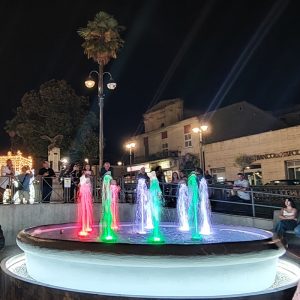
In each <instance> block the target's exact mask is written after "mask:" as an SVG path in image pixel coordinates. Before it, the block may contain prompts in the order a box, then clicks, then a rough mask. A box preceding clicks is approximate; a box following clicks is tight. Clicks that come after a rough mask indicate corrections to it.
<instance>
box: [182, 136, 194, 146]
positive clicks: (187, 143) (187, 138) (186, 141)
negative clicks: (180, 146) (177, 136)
mask: <svg viewBox="0 0 300 300" xmlns="http://www.w3.org/2000/svg"><path fill="white" fill-rule="evenodd" d="M184 147H186V148H189V147H192V135H191V134H190V133H187V134H185V135H184Z"/></svg>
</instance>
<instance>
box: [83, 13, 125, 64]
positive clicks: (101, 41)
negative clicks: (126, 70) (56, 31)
mask: <svg viewBox="0 0 300 300" xmlns="http://www.w3.org/2000/svg"><path fill="white" fill-rule="evenodd" d="M122 30H124V27H123V26H120V25H119V24H118V21H117V20H116V19H114V18H113V17H112V16H111V15H109V14H108V13H106V12H103V11H100V12H99V13H98V14H97V15H96V16H95V19H94V20H93V21H89V22H88V24H87V27H85V28H80V29H79V30H78V34H79V35H80V36H81V37H82V38H83V39H84V40H85V41H84V43H83V44H82V47H83V48H84V53H85V54H86V55H87V57H88V58H92V59H93V60H94V61H95V62H96V63H98V64H99V65H100V66H102V67H103V66H105V65H106V64H107V63H108V62H109V61H110V60H111V59H112V58H117V52H118V51H119V49H120V48H121V47H122V46H123V44H124V41H123V40H122V39H121V37H120V31H122Z"/></svg>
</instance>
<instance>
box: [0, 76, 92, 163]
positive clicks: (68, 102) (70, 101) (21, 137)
mask: <svg viewBox="0 0 300 300" xmlns="http://www.w3.org/2000/svg"><path fill="white" fill-rule="evenodd" d="M96 126H97V119H96V116H95V114H94V113H93V112H90V111H89V101H88V99H87V98H86V97H82V96H78V95H76V93H75V91H74V90H73V89H72V88H71V87H70V86H69V85H68V84H67V83H66V82H65V81H63V80H62V81H58V80H54V79H53V80H50V81H48V82H46V83H44V84H42V85H41V86H40V88H39V90H37V91H36V90H33V91H30V92H28V93H26V94H25V95H24V96H23V98H22V100H21V106H19V107H18V108H17V112H16V115H15V117H14V118H13V119H12V120H9V121H7V122H6V127H5V129H6V131H7V132H8V133H9V134H10V137H11V139H13V140H15V141H16V143H17V144H18V147H19V148H20V149H22V150H23V151H24V152H27V153H29V154H31V155H32V156H34V157H35V158H45V157H47V150H51V148H53V147H55V146H59V147H60V148H61V151H62V154H63V155H70V154H72V153H76V154H78V153H80V155H82V157H81V158H83V157H84V156H85V157H89V158H91V159H93V158H96V151H97V147H95V148H93V147H92V145H95V144H96V145H97V136H96V134H95V130H96V129H97V128H96ZM87 141H88V143H89V144H88V145H86V143H87ZM15 147H16V146H15ZM77 156H78V155H77Z"/></svg>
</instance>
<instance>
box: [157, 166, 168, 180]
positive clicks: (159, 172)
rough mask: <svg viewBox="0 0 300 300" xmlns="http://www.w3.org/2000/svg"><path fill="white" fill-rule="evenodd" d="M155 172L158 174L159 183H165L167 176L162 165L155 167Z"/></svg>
mask: <svg viewBox="0 0 300 300" xmlns="http://www.w3.org/2000/svg"><path fill="white" fill-rule="evenodd" d="M155 174H156V178H157V180H158V182H159V183H165V182H166V178H165V175H164V172H163V170H162V168H161V166H157V167H156V168H155Z"/></svg>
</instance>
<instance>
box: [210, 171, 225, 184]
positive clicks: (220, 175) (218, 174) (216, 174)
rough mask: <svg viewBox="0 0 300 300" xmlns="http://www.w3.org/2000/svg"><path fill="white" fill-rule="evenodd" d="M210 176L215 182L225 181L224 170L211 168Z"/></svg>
mask: <svg viewBox="0 0 300 300" xmlns="http://www.w3.org/2000/svg"><path fill="white" fill-rule="evenodd" d="M211 175H212V177H213V178H214V180H215V181H216V182H224V181H226V173H225V168H212V169H211Z"/></svg>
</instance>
